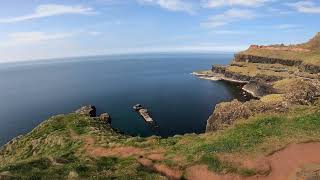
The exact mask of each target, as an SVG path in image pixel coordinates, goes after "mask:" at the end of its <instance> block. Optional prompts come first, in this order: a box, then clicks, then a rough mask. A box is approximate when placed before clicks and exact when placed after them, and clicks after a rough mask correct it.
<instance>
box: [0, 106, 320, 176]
mask: <svg viewBox="0 0 320 180" xmlns="http://www.w3.org/2000/svg"><path fill="white" fill-rule="evenodd" d="M90 139H94V141H92V142H88V141H89V140H90ZM305 141H320V107H319V104H317V105H315V106H311V107H309V106H300V107H299V108H296V109H295V110H293V111H290V112H288V113H284V114H280V115H279V114H269V115H263V116H259V115H257V116H253V117H251V118H249V119H248V120H242V121H237V123H236V124H234V125H232V126H231V127H229V128H226V129H224V130H220V131H217V132H212V133H207V134H201V135H196V134H189V135H183V136H174V137H169V138H166V139H162V138H159V137H149V138H140V137H130V136H125V135H121V134H119V133H118V132H116V131H114V130H113V129H112V128H111V127H110V126H109V125H108V124H105V123H102V122H100V121H98V120H96V119H94V118H91V117H87V116H83V115H78V114H74V113H72V114H68V115H58V116H55V117H52V118H50V119H49V120H47V121H45V122H44V123H42V124H41V125H39V126H38V127H37V128H35V129H34V130H33V131H32V132H30V133H29V134H27V135H25V136H23V137H20V138H19V139H15V140H13V141H12V142H11V143H9V144H7V145H6V146H4V147H2V149H1V151H0V175H1V177H6V178H7V179H16V178H18V179H19V178H25V179H67V178H76V179H77V178H86V179H96V178H99V177H100V178H107V179H108V178H110V179H114V178H116V179H126V178H127V177H130V179H164V178H165V177H164V176H166V175H168V174H166V173H164V172H162V171H159V169H158V170H157V169H153V168H150V167H149V166H146V165H144V164H141V162H140V161H139V160H140V159H141V158H145V159H148V158H149V157H150V159H151V162H152V163H154V164H163V165H165V167H167V168H171V169H173V170H175V171H178V172H181V175H182V176H185V178H187V175H186V174H185V173H184V172H186V170H187V169H188V168H189V167H191V166H194V165H198V164H201V165H207V167H208V168H209V169H210V170H211V171H212V172H216V173H218V174H219V173H223V174H225V173H236V174H241V175H244V176H250V175H254V174H256V173H257V172H256V171H255V169H250V168H247V167H245V166H242V165H241V164H238V163H235V162H232V161H229V160H225V159H224V158H222V157H223V156H222V155H226V154H228V155H229V156H235V157H251V158H254V157H258V156H261V155H266V154H269V153H270V152H273V151H275V150H277V149H279V148H282V147H284V146H285V145H286V144H289V143H293V142H294V143H299V142H305ZM88 143H92V144H88ZM125 148H134V149H133V150H132V151H135V153H132V151H129V152H128V154H123V152H121V151H125ZM88 150H89V151H88ZM112 152H116V153H112ZM159 154H160V155H161V156H160V155H159ZM151 155H153V156H155V155H158V156H159V157H158V158H151ZM183 174H184V175H183ZM182 176H181V177H182Z"/></svg>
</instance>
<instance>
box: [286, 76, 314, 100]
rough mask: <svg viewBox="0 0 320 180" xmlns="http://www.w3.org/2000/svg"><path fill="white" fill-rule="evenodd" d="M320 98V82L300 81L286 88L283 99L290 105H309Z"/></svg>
mask: <svg viewBox="0 0 320 180" xmlns="http://www.w3.org/2000/svg"><path fill="white" fill-rule="evenodd" d="M319 96H320V82H319V81H316V80H306V79H300V80H299V81H297V83H295V84H294V85H291V86H288V87H287V92H286V94H285V98H286V100H287V101H288V102H290V103H292V104H300V105H311V104H313V103H314V102H315V101H316V100H317V99H318V97H319Z"/></svg>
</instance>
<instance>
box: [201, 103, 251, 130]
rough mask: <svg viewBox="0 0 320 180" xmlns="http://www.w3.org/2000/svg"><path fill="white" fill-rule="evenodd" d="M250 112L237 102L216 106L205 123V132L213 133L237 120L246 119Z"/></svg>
mask: <svg viewBox="0 0 320 180" xmlns="http://www.w3.org/2000/svg"><path fill="white" fill-rule="evenodd" d="M251 114H252V112H251V111H250V109H249V108H248V107H246V106H244V105H243V104H242V103H241V102H239V101H238V100H233V101H232V102H226V103H220V104H218V105H216V107H215V110H214V113H213V114H212V115H211V116H210V117H209V119H208V121H207V127H206V131H207V132H209V131H215V130H218V129H220V128H221V127H223V125H227V124H231V123H233V122H234V121H235V120H237V119H241V118H248V117H249V116H251Z"/></svg>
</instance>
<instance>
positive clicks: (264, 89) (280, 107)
mask: <svg viewBox="0 0 320 180" xmlns="http://www.w3.org/2000/svg"><path fill="white" fill-rule="evenodd" d="M199 75H200V76H202V75H204V74H202V75H201V73H200V74H199ZM204 76H207V77H219V78H218V79H219V80H225V81H232V82H241V83H243V84H244V85H243V90H245V91H247V92H249V93H251V94H252V95H253V96H255V97H257V98H260V100H258V101H256V100H255V103H254V104H255V106H260V107H261V108H263V109H264V110H262V112H263V113H266V112H269V113H270V112H272V113H282V112H283V111H286V110H288V109H291V108H295V106H296V105H310V106H312V105H313V103H314V102H315V100H316V99H317V98H318V97H319V96H320V88H319V87H320V82H319V79H320V33H318V34H317V35H316V36H315V37H314V38H312V39H311V40H310V41H308V42H307V43H303V44H298V45H289V46H285V45H270V46H259V45H252V46H250V48H249V49H248V50H246V51H243V52H240V53H238V54H236V55H235V56H234V59H233V61H232V63H231V64H230V65H227V66H221V65H213V66H212V69H211V74H210V73H206V74H205V75H204ZM213 79H214V78H213ZM279 84H280V85H279ZM288 90H289V91H288ZM266 99H267V102H264V100H266ZM251 104H252V103H251ZM225 106H226V107H234V108H223V105H222V104H219V105H217V106H216V108H215V110H214V112H213V114H212V115H211V116H210V118H209V119H208V121H207V132H210V131H215V130H217V129H219V128H217V127H224V126H225V125H230V124H232V123H233V122H234V121H236V120H238V119H246V118H248V116H249V115H256V114H257V112H256V111H255V110H252V108H253V109H256V108H255V107H252V106H250V102H246V103H243V104H242V103H240V102H230V103H229V104H228V105H225ZM237 107H238V108H237ZM240 107H242V108H240ZM239 108H240V109H242V110H240V109H239ZM244 110H245V111H244ZM258 112H260V111H258Z"/></svg>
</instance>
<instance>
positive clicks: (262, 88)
mask: <svg viewBox="0 0 320 180" xmlns="http://www.w3.org/2000/svg"><path fill="white" fill-rule="evenodd" d="M242 89H243V90H245V91H246V92H248V93H250V94H252V95H253V96H254V97H258V98H259V97H262V96H265V95H268V94H273V93H275V92H276V90H275V89H274V88H273V87H272V86H271V85H270V84H267V83H265V82H263V81H250V82H249V83H248V84H246V85H245V86H243V88H242Z"/></svg>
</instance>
